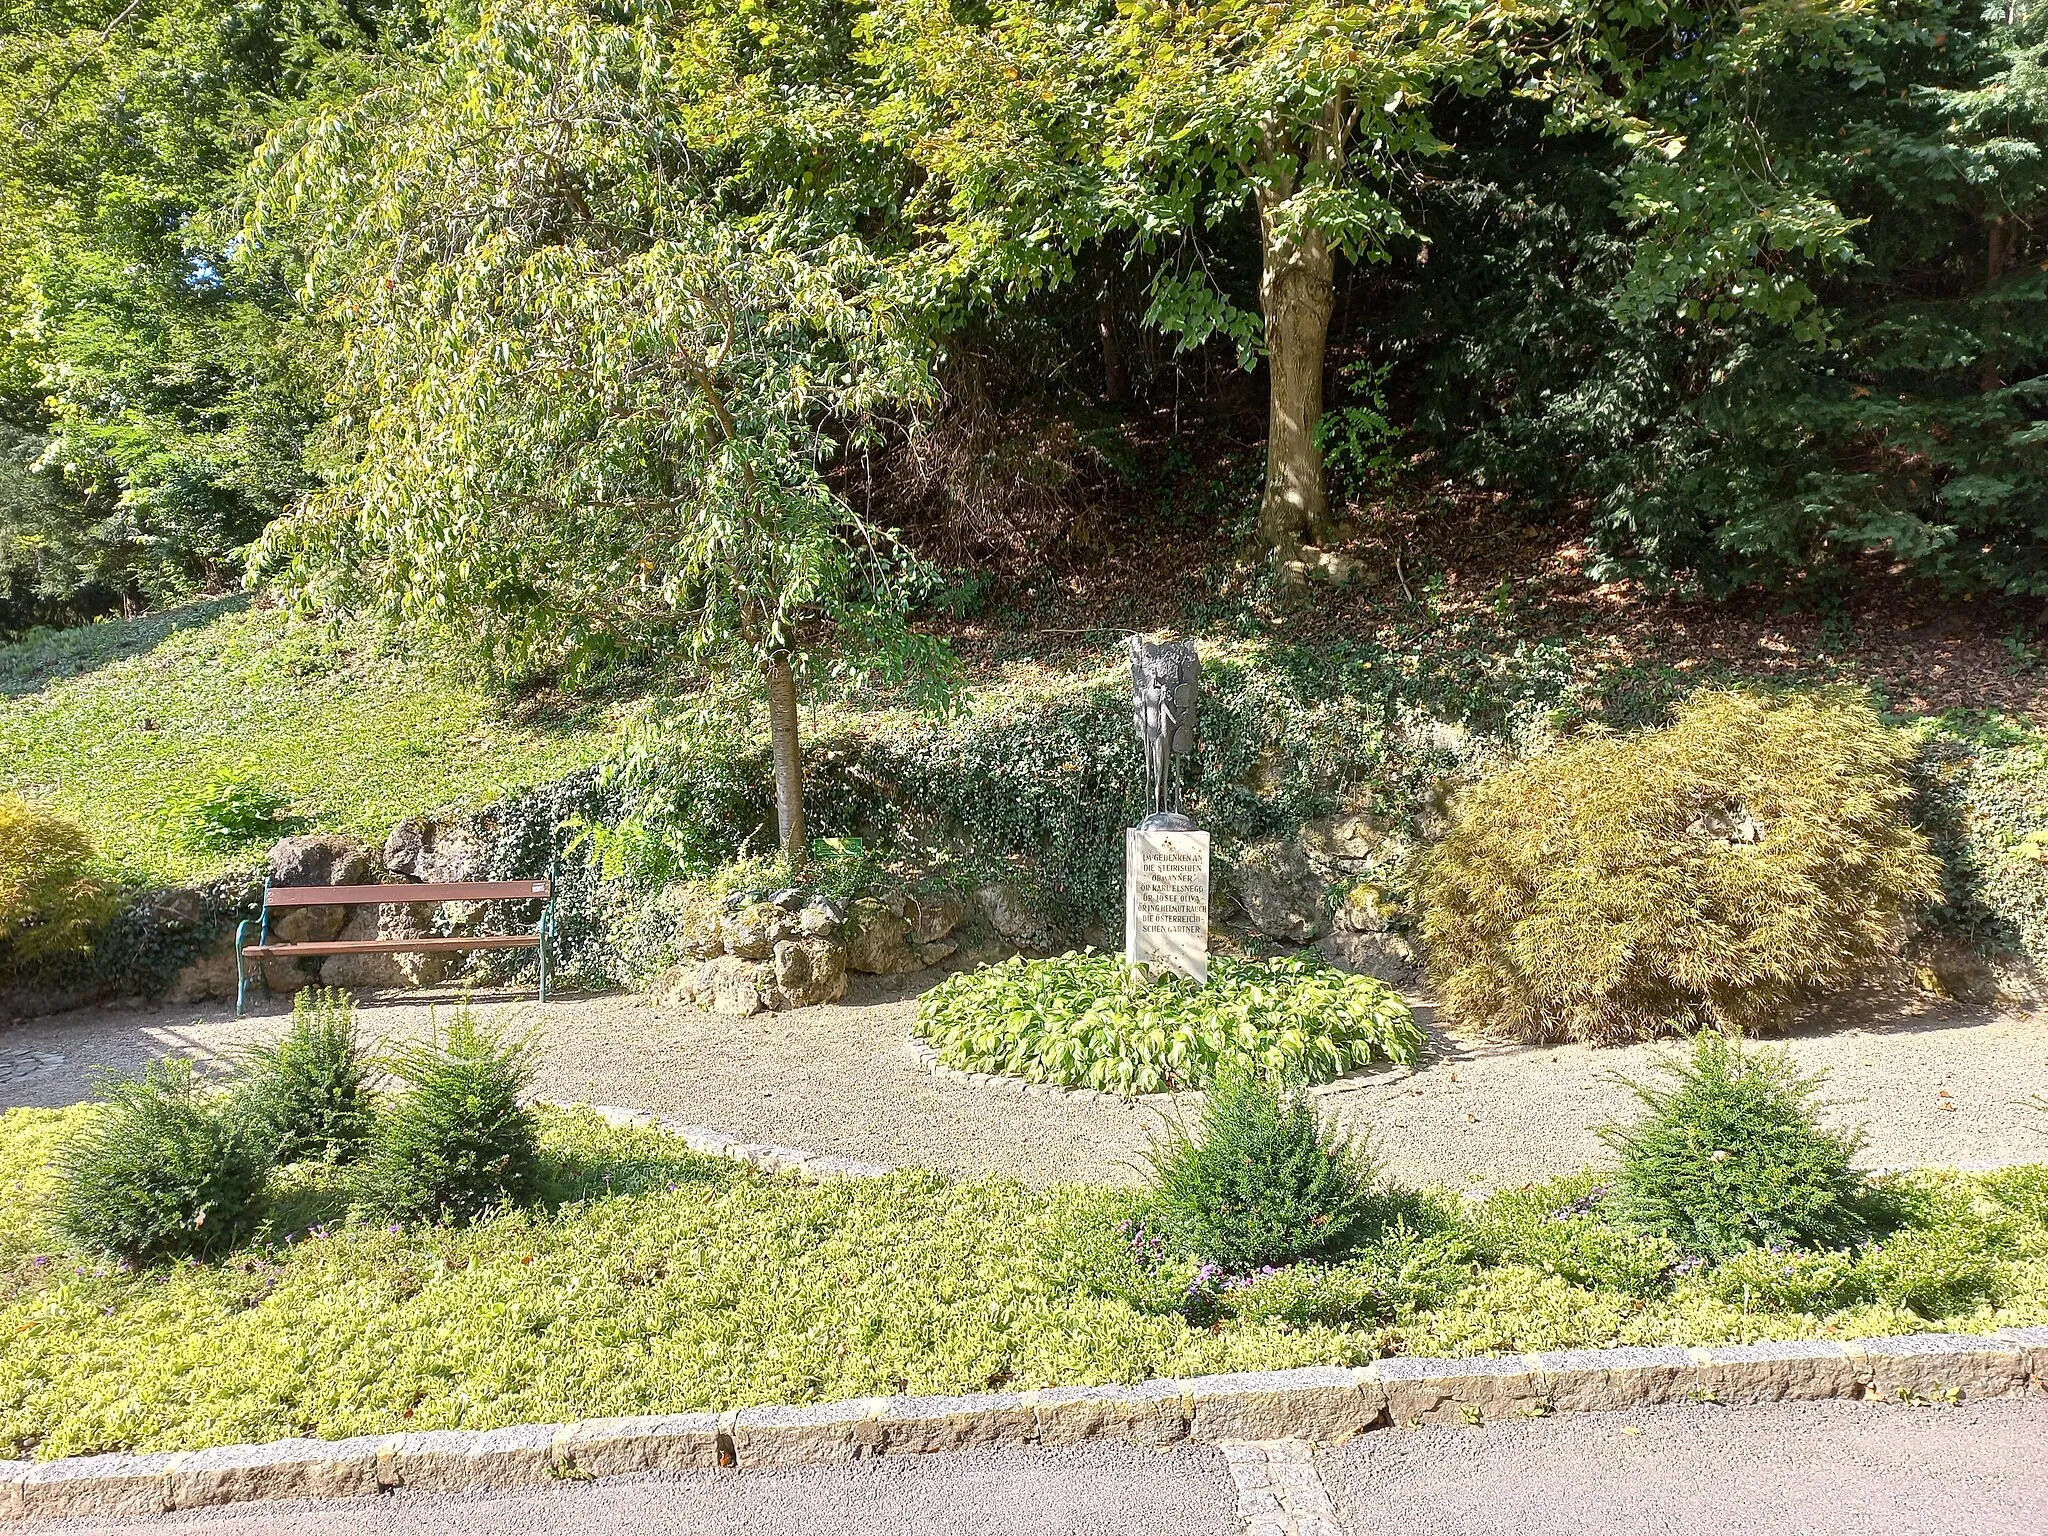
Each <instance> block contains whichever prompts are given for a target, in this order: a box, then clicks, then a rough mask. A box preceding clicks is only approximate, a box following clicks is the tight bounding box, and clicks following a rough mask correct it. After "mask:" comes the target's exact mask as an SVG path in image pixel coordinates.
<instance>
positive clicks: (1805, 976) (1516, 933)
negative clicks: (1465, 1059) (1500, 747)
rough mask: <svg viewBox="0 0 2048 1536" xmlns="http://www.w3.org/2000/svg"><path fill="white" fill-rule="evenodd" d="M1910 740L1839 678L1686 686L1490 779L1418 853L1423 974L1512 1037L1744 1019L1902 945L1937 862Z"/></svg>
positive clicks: (1468, 1017) (1758, 1020)
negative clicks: (1792, 685)
mask: <svg viewBox="0 0 2048 1536" xmlns="http://www.w3.org/2000/svg"><path fill="white" fill-rule="evenodd" d="M1909 751H1910V743H1909V742H1908V741H1907V739H1906V737H1905V735H1904V733H1902V732H1895V731H1891V730H1888V729H1887V728H1886V727H1885V725H1884V723H1883V722H1882V721H1880V720H1879V719H1878V717H1877V715H1876V714H1875V712H1873V711H1872V710H1871V709H1870V707H1869V706H1868V705H1867V704H1866V703H1864V702H1862V701H1861V700H1859V699H1855V698H1851V697H1847V696H1843V695H1832V696H1819V697H1816V696H1809V695H1795V696H1790V697H1785V698H1772V699H1765V698H1759V697H1756V696H1753V695H1749V694H1743V693H1731V692H1709V693H1702V694H1698V695H1696V696H1694V698H1693V699H1692V700H1691V701H1690V702H1688V703H1687V704H1686V705H1684V706H1683V707H1682V708H1681V709H1680V710H1679V711H1678V714H1677V717H1676V719H1675V721H1674V722H1673V724H1672V725H1671V726H1669V727H1668V728H1666V729H1663V730H1656V731H1643V732H1639V733H1635V734H1632V735H1626V736H1606V735H1601V736H1590V737H1586V738H1583V739H1580V740H1578V741H1575V742H1573V743H1571V744H1569V745H1567V746H1564V747H1562V748H1560V749H1558V750H1556V751H1553V752H1550V753H1547V754H1545V755H1543V756H1540V757H1535V758H1531V759H1529V760H1527V761H1525V762H1522V763H1519V764H1517V765H1515V766H1514V767H1511V768H1508V769H1506V770H1504V771H1502V772H1500V773H1497V774H1494V775H1492V776H1491V777H1489V778H1487V779H1485V780H1484V781H1482V782H1481V783H1480V784H1478V785H1477V786H1475V787H1474V788H1472V789H1470V790H1469V791H1467V792H1466V793H1465V794H1464V795H1462V796H1461V797H1460V798H1459V799H1458V801H1457V802H1456V804H1455V806H1454V808H1453V813H1452V819H1453V825H1452V828H1451V830H1450V832H1449V833H1448V834H1447V835H1446V836H1445V837H1444V839H1443V840H1442V841H1441V842H1440V843H1439V844H1438V845H1437V846H1436V847H1435V848H1433V849H1432V850H1430V852H1429V853H1428V854H1427V855H1426V856H1425V858H1424V859H1423V860H1422V862H1421V868H1420V871H1419V880H1418V894H1419V896H1420V899H1421V903H1422V907H1423V921H1422V934H1423V938H1424V940H1425V941H1426V943H1427V946H1428V950H1429V957H1428V965H1429V974H1430V979H1431V981H1432V982H1433V983H1434V985H1435V987H1436V989H1437V992H1438V994H1439V996H1440V997H1441V999H1442V1001H1443V1006H1444V1009H1445V1011H1446V1013H1447V1014H1448V1015H1449V1016H1450V1017H1451V1018H1453V1019H1454V1020H1456V1021H1458V1022H1462V1023H1465V1024H1469V1025H1474V1026H1479V1027H1483V1028H1485V1029H1488V1030H1491V1031H1494V1032H1497V1033H1500V1034H1504V1035H1510V1036H1514V1037H1516V1038H1519V1039H1523V1040H1530V1041H1538V1040H1561V1039H1574V1040H1593V1041H1620V1040H1633V1039H1639V1038H1642V1037H1645V1036H1649V1035H1654V1034H1658V1033H1661V1032H1662V1031H1664V1030H1666V1029H1668V1028H1670V1027H1671V1026H1672V1025H1674V1024H1679V1025H1685V1026H1697V1025H1711V1026H1716V1027H1719V1028H1722V1029H1756V1028H1760V1027H1769V1026H1770V1025H1772V1024H1774V1023H1776V1022H1779V1021H1780V1017H1781V1015H1782V1013H1783V1012H1784V1011H1785V1010H1786V1009H1787V1008H1788V1007H1789V1006H1790V1005H1793V1004H1795V1003H1797V1002H1800V1001H1803V1000H1806V999H1809V998H1812V997H1814V996H1816V995H1818V994H1821V993H1824V992H1827V991H1829V990H1832V989H1835V988H1839V987H1841V986H1843V985H1844V984H1846V983H1849V982H1852V981H1854V980H1856V979H1858V978H1859V977H1860V976H1863V975H1865V974H1866V973H1868V972H1869V971H1870V970H1871V968H1872V967H1873V965H1874V964H1876V963H1878V962H1881V961H1882V960H1884V959H1885V958H1886V957H1888V956H1891V955H1893V954H1895V953H1896V951H1897V947H1898V944H1899V942H1900V939H1901V937H1902V924H1901V914H1902V911H1903V909H1905V908H1907V907H1908V906H1910V905H1912V904H1915V903H1919V902H1923V901H1928V900H1931V899H1933V897H1934V896H1935V894H1936V891H1937V883H1936V882H1937V877H1938V875H1939V866H1938V864H1937V863H1936V861H1935V859H1934V858H1933V856H1932V855H1931V854H1930V853H1929V852H1928V851H1927V846H1926V842H1925V840H1924V839H1923V838H1922V837H1921V836H1920V834H1919V833H1918V832H1916V831H1915V830H1913V828H1911V827H1910V826H1909V825H1907V822H1906V819H1905V815H1904V807H1905V802H1906V800H1907V798H1908V797H1909V795H1910V793H1911V791H1910V789H1909V787H1908V785H1907V782H1906V779H1905V777H1904V774H1903V771H1902V770H1903V767H1904V763H1905V758H1906V755H1907V753H1908V752H1909Z"/></svg>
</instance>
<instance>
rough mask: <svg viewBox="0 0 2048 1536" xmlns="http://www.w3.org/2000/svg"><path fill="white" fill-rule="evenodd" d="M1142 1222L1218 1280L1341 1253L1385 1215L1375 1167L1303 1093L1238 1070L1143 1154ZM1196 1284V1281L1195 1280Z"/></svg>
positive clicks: (1228, 1074)
mask: <svg viewBox="0 0 2048 1536" xmlns="http://www.w3.org/2000/svg"><path fill="white" fill-rule="evenodd" d="M1149 1160H1150V1163H1151V1166H1152V1175H1153V1180H1154V1186H1155V1187H1154V1191H1153V1195H1152V1200H1151V1207H1150V1211H1149V1213H1148V1216H1147V1224H1148V1226H1149V1227H1150V1228H1151V1229H1153V1230H1155V1231H1157V1232H1158V1233H1159V1234H1160V1235H1161V1236H1162V1237H1164V1238H1165V1239H1166V1240H1167V1242H1168V1243H1169V1244H1171V1245H1172V1246H1173V1247H1175V1248H1176V1249H1178V1250H1179V1251H1181V1252H1182V1253H1185V1254H1187V1255H1189V1256H1191V1257H1193V1258H1197V1259H1200V1260H1202V1261H1203V1262H1205V1263H1207V1264H1211V1265H1214V1266H1216V1268H1217V1269H1218V1270H1219V1271H1221V1272H1222V1273H1223V1274H1225V1275H1231V1276H1242V1275H1246V1274H1249V1273H1251V1272H1252V1271H1255V1270H1258V1269H1260V1268H1263V1267H1265V1266H1268V1265H1272V1266H1278V1265H1284V1264H1292V1263H1294V1262H1295V1261H1297V1260H1300V1259H1308V1258H1315V1257H1318V1256H1321V1255H1325V1254H1332V1253H1337V1252H1341V1251H1342V1250H1343V1249H1344V1248H1346V1247H1348V1246H1349V1245H1350V1244H1351V1243H1353V1242H1355V1241H1356V1240H1357V1239H1359V1238H1360V1237H1362V1236H1364V1235H1365V1234H1366V1232H1367V1231H1368V1229H1369V1228H1371V1227H1373V1226H1374V1225H1375V1224H1376V1222H1377V1220H1378V1219H1379V1218H1380V1217H1382V1215H1383V1213H1384V1209H1385V1201H1384V1198H1383V1196H1382V1195H1381V1194H1380V1192H1379V1189H1378V1185H1379V1181H1380V1170H1379V1166H1378V1164H1377V1163H1376V1162H1375V1160H1374V1159H1373V1157H1372V1155H1371V1152H1370V1150H1369V1149H1368V1148H1367V1147H1366V1145H1365V1144H1364V1143H1363V1142H1362V1141H1356V1140H1353V1139H1350V1138H1348V1137H1346V1136H1344V1135H1343V1134H1342V1133H1340V1132H1339V1131H1337V1130H1336V1129H1335V1128H1333V1127H1331V1126H1329V1125H1326V1124H1325V1123H1324V1122H1323V1119H1322V1116H1321V1115H1320V1114H1319V1113H1318V1112H1317V1110H1316V1106H1315V1103H1314V1101H1313V1100H1312V1099H1310V1098H1309V1096H1308V1094H1307V1093H1305V1092H1304V1091H1303V1090H1302V1089H1301V1088H1299V1087H1282V1086H1281V1085H1279V1084H1278V1083H1276V1082H1275V1081H1274V1080H1273V1079H1272V1078H1270V1077H1264V1076H1260V1075H1258V1074H1256V1073H1253V1072H1249V1071H1245V1070H1242V1069H1232V1070H1230V1071H1227V1072H1225V1073H1224V1075H1223V1076H1222V1077H1221V1078H1220V1079H1219V1080H1218V1082H1217V1083H1216V1086H1215V1087H1213V1088H1212V1089H1210V1091H1209V1093H1208V1095H1207V1098H1206V1101H1205V1102H1204V1103H1203V1105H1202V1119H1201V1125H1200V1128H1199V1132H1198V1133H1197V1134H1195V1135H1190V1134H1189V1133H1188V1131H1187V1128H1186V1127H1185V1126H1177V1127H1175V1128H1174V1129H1173V1130H1172V1131H1171V1132H1169V1133H1168V1134H1167V1135H1166V1136H1165V1137H1164V1138H1163V1139H1161V1140H1160V1141H1158V1142H1156V1143H1155V1144H1154V1145H1153V1147H1152V1149H1151V1151H1150V1153H1149ZM1198 1283H1199V1282H1198Z"/></svg>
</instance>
